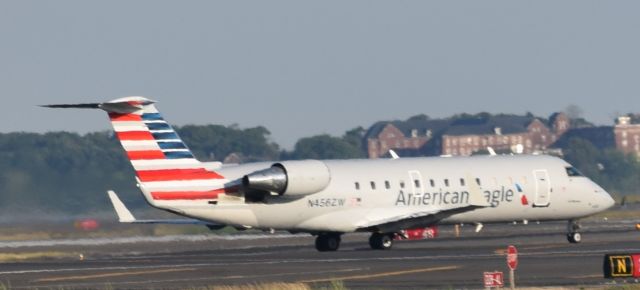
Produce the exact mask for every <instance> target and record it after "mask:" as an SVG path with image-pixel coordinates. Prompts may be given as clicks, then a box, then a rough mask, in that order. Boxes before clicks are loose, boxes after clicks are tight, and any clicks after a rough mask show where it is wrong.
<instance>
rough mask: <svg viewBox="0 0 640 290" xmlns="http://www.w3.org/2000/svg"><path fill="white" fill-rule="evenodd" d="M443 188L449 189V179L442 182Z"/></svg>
mask: <svg viewBox="0 0 640 290" xmlns="http://www.w3.org/2000/svg"><path fill="white" fill-rule="evenodd" d="M444 186H446V187H449V179H445V180H444Z"/></svg>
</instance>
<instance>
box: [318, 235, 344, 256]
mask: <svg viewBox="0 0 640 290" xmlns="http://www.w3.org/2000/svg"><path fill="white" fill-rule="evenodd" d="M339 247H340V234H337V233H327V234H319V235H318V236H317V237H316V249H317V250H318V251H320V252H334V251H337V250H338V248H339Z"/></svg>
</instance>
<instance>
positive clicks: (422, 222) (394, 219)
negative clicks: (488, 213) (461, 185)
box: [357, 205, 483, 232]
mask: <svg viewBox="0 0 640 290" xmlns="http://www.w3.org/2000/svg"><path fill="white" fill-rule="evenodd" d="M481 207H483V206H477V205H467V206H461V207H454V208H447V209H442V208H439V207H432V208H426V209H425V210H423V211H416V210H415V209H413V210H410V209H398V208H380V209H376V210H372V211H370V212H369V213H368V214H367V215H366V218H365V219H362V220H360V221H359V222H357V226H358V230H364V231H379V232H396V231H399V230H403V229H411V228H418V227H427V226H430V225H433V224H435V223H437V222H439V221H440V220H442V219H444V218H447V217H449V216H451V215H454V214H458V213H463V212H467V211H472V210H475V209H477V208H481Z"/></svg>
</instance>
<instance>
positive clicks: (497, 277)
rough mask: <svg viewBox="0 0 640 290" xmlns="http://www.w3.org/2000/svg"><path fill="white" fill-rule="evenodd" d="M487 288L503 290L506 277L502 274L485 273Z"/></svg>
mask: <svg viewBox="0 0 640 290" xmlns="http://www.w3.org/2000/svg"><path fill="white" fill-rule="evenodd" d="M483 274H484V287H485V288H502V287H504V275H503V274H502V272H498V271H496V272H484V273H483Z"/></svg>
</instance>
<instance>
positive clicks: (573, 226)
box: [567, 220, 582, 244]
mask: <svg viewBox="0 0 640 290" xmlns="http://www.w3.org/2000/svg"><path fill="white" fill-rule="evenodd" d="M580 228H582V227H581V226H580V223H578V221H575V220H570V221H569V223H568V224H567V240H568V241H569V243H572V244H577V243H580V242H581V241H582V235H581V234H580V232H578V231H579V230H580Z"/></svg>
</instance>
